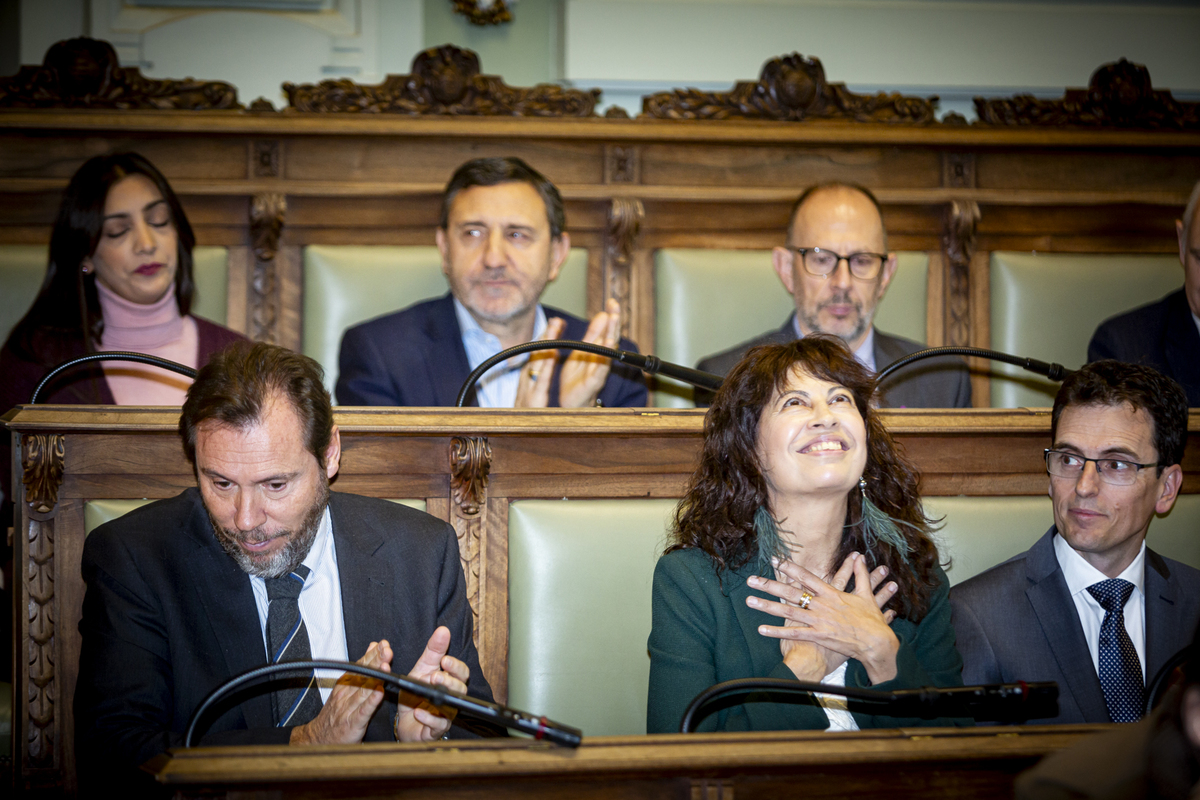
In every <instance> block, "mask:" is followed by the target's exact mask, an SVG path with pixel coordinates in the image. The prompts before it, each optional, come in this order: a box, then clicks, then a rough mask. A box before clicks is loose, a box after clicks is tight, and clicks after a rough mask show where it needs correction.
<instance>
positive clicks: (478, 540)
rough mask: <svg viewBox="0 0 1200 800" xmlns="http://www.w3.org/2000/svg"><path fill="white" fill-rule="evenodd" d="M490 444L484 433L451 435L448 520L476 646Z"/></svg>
mask: <svg viewBox="0 0 1200 800" xmlns="http://www.w3.org/2000/svg"><path fill="white" fill-rule="evenodd" d="M491 468H492V448H491V446H490V445H489V444H488V440H487V437H486V436H455V437H453V438H451V439H450V508H451V520H450V521H451V524H452V525H453V526H454V532H455V534H456V535H457V536H458V554H459V559H461V561H462V567H463V574H464V575H465V576H466V579H467V600H468V601H469V602H470V604H471V617H472V628H471V629H472V631H473V633H474V639H475V645H476V647H478V646H479V643H480V636H481V635H482V626H481V625H480V624H479V612H480V610H481V609H482V607H483V606H482V596H481V589H482V580H481V567H482V566H483V531H484V524H485V522H486V519H485V518H486V516H487V515H486V513H485V509H486V508H487V487H488V474H489V472H490V471H491Z"/></svg>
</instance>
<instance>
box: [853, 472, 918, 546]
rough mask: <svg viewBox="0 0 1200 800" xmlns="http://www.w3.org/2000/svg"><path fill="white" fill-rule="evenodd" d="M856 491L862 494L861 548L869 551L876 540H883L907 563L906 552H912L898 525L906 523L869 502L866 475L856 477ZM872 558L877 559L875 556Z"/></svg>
mask: <svg viewBox="0 0 1200 800" xmlns="http://www.w3.org/2000/svg"><path fill="white" fill-rule="evenodd" d="M858 491H859V493H860V494H862V517H861V524H862V535H863V549H865V550H866V551H867V552H868V553H870V552H871V551H872V550H873V549H874V547H875V543H876V542H885V543H887V544H890V545H891V546H892V548H893V549H894V550H895V551H896V552H897V553H899V554H900V557H901V558H903V559H904V561H905V563H908V554H909V553H910V552H912V545H910V544H909V543H908V540H907V539H905V538H904V534H903V533H901V532H900V527H899V526H900V525H906V524H908V523H905V522H901V521H900V520H897V519H893V518H892V517H891V516H889V515H888V514H886V513H885V512H884V511H883V510H882V509H881V508H879V506H877V505H875V504H874V503H872V502H871V498H869V497H867V479H866V476H863V477H860V478H859V479H858ZM864 555H866V553H864ZM873 560H875V561H878V559H877V558H876V559H873Z"/></svg>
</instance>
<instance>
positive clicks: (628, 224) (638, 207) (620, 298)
mask: <svg viewBox="0 0 1200 800" xmlns="http://www.w3.org/2000/svg"><path fill="white" fill-rule="evenodd" d="M645 216H646V211H645V209H644V208H643V207H642V201H641V200H638V199H636V198H627V197H617V198H614V199H613V201H612V204H611V205H610V206H609V208H608V230H607V233H606V236H605V242H604V274H605V280H604V286H605V297H611V298H613V299H615V300H616V301H617V302H618V303H620V304H621V334H622V335H623V336H624V335H628V334H629V322H630V318H631V311H632V303H631V300H632V289H631V287H632V285H633V281H632V274H631V273H632V271H633V270H632V267H633V253H634V250H635V249H636V247H637V238H638V234H639V233H641V230H642V219H643V218H644V217H645Z"/></svg>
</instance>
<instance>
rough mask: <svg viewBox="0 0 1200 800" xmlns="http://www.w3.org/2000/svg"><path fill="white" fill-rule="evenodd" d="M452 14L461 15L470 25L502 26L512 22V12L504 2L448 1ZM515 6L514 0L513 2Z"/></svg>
mask: <svg viewBox="0 0 1200 800" xmlns="http://www.w3.org/2000/svg"><path fill="white" fill-rule="evenodd" d="M450 4H451V5H453V6H454V13H455V14H461V15H462V16H464V17H466V18H467V20H469V21H470V23H471V24H472V25H503V24H504V23H506V22H512V18H513V16H512V12H511V11H509V9H508V3H506V2H505V1H504V0H450ZM513 4H514V5H515V4H516V0H513Z"/></svg>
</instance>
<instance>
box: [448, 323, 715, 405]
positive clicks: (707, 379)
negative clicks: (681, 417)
mask: <svg viewBox="0 0 1200 800" xmlns="http://www.w3.org/2000/svg"><path fill="white" fill-rule="evenodd" d="M535 350H578V351H580V352H582V353H592V354H594V355H598V356H604V357H606V358H611V359H613V360H614V361H619V362H621V363H622V364H629V365H630V366H632V367H637V368H638V369H640V370H642V371H643V372H645V373H647V374H650V375H666V376H667V377H669V378H675V379H677V380H681V381H683V382H684V383H690V384H691V385H692V386H699V387H701V388H703V389H711V390H713V391H714V392H715V391H716V390H717V389H720V388H721V381H722V380H723V379H722V378H721V376H720V375H713V374H712V373H711V372H703V371H701V370H698V369H691V368H690V367H684V366H680V365H679V364H672V363H671V362H669V361H663V360H662V359H660V358H659V357H658V356H652V355H642V354H641V353H631V352H629V351H628V350H614V349H613V348H611V347H605V346H604V345H600V344H592V343H591V342H577V341H575V340H574V339H550V340H547V341H540V342H525V343H524V344H518V345H516V346H514V347H510V348H508V349H507V350H501V351H500V352H499V353H496V355H494V356H490V357H489V358H488V359H486V360H485V361H484V362H483V363H482V364H480V365H479V366H478V367H476V368H475V369H473V370H471V374H470V375H468V376H467V380H466V381H465V382H464V383H463V385H462V388H461V389H459V390H458V399H457V400H456V401H455V403H454V405H455V406H457V407H459V408H462V405H463V403H465V402H466V400H467V395H469V394H470V393H471V389H473V388H475V384H476V383H477V382H478V381H479V379H480V378H481V377H483V374H484V373H485V372H487V371H488V370H489V369H491V368H492V367H494V366H496V365H497V364H499V363H500V362H501V361H507V360H508V359H510V358H512V357H513V356H519V355H521V354H522V353H531V352H533V351H535Z"/></svg>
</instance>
